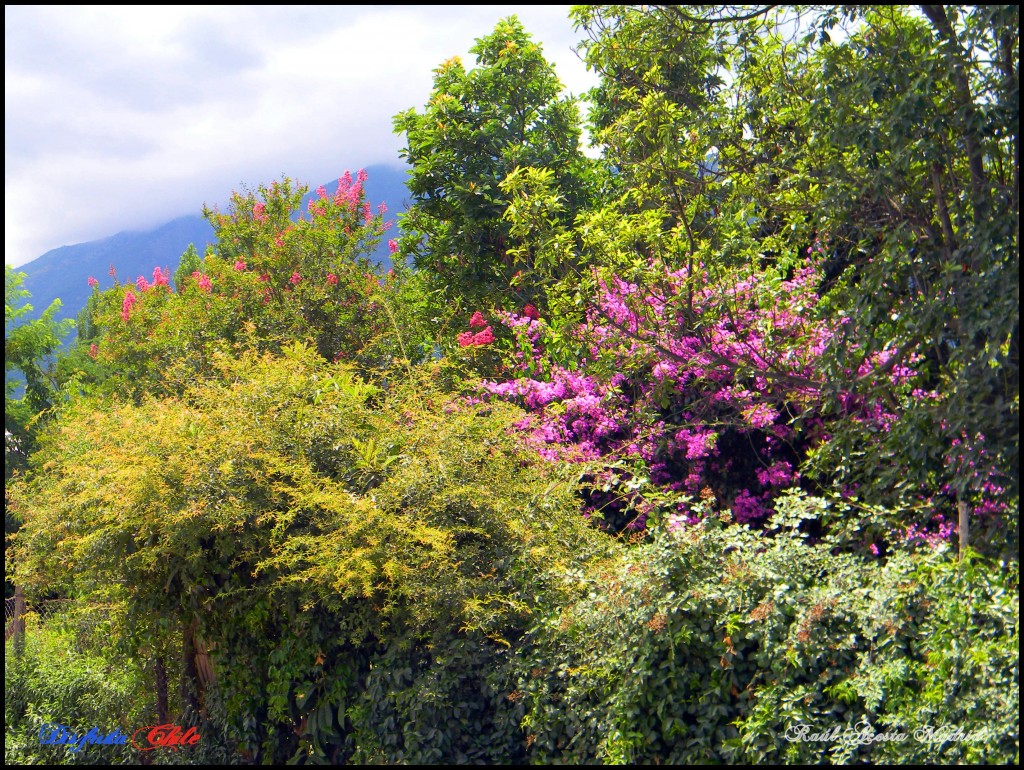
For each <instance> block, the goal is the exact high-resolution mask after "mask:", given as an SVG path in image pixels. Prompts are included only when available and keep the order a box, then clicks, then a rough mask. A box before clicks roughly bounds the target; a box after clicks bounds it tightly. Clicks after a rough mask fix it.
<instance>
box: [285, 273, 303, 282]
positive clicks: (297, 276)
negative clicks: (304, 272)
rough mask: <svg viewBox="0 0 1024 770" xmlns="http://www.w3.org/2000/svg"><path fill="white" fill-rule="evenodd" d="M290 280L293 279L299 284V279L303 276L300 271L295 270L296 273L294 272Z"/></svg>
mask: <svg viewBox="0 0 1024 770" xmlns="http://www.w3.org/2000/svg"><path fill="white" fill-rule="evenodd" d="M288 280H289V281H291V282H292V283H293V284H295V285H298V283H299V281H301V280H302V276H301V275H299V273H298V271H295V272H294V273H292V277H291V278H289V279H288Z"/></svg>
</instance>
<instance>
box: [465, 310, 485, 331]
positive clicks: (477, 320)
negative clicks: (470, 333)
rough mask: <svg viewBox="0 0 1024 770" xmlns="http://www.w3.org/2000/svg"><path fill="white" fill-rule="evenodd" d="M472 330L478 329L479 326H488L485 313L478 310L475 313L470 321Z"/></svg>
mask: <svg viewBox="0 0 1024 770" xmlns="http://www.w3.org/2000/svg"><path fill="white" fill-rule="evenodd" d="M469 326H470V328H476V327H478V326H487V321H485V320H484V316H483V313H481V312H480V311H479V310H477V311H476V312H475V313H473V317H472V318H470V319H469Z"/></svg>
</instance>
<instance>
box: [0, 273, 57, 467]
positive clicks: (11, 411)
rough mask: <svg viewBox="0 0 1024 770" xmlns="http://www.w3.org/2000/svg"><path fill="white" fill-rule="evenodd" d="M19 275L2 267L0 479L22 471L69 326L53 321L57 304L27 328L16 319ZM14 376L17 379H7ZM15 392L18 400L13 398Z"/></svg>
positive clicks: (50, 396)
mask: <svg viewBox="0 0 1024 770" xmlns="http://www.w3.org/2000/svg"><path fill="white" fill-rule="evenodd" d="M24 280H25V274H24V273H19V272H17V271H15V270H14V268H12V267H10V266H9V265H5V266H4V433H5V436H4V478H5V479H10V478H11V476H12V474H14V473H15V472H16V471H21V470H24V469H25V467H26V464H27V463H26V461H27V458H28V456H29V454H31V452H32V449H33V445H34V436H35V433H36V430H37V429H38V425H36V424H35V423H36V420H37V419H38V418H39V417H40V415H42V414H43V413H44V412H45V411H46V410H47V409H49V408H50V407H51V406H52V405H53V403H54V399H55V394H56V392H57V390H58V383H57V382H56V381H55V379H54V378H53V376H52V363H53V360H52V356H53V354H54V353H55V352H56V350H57V348H59V347H60V344H61V339H62V338H63V337H64V336H65V335H66V334H67V333H68V332H69V331H70V330H71V329H72V328H73V326H74V321H71V320H65V321H61V322H59V323H58V322H57V321H55V320H54V316H55V315H56V313H57V311H58V310H60V307H61V303H60V300H54V301H53V302H52V303H51V304H50V306H49V307H48V308H47V309H46V310H44V311H43V313H42V315H41V316H40V317H39V318H37V319H35V320H33V321H29V322H27V323H20V322H19V321H20V319H21V318H22V317H23V316H24V315H25V314H26V313H29V312H31V310H32V306H31V305H30V304H28V303H26V302H25V301H24V300H25V299H26V298H27V297H28V296H29V293H28V291H27V290H25V289H23V288H22V284H23V282H24ZM12 372H16V373H18V374H20V375H21V377H23V378H24V379H23V380H19V379H18V378H17V377H11V376H10V375H11V373H12ZM19 386H20V387H24V395H23V396H21V397H20V398H16V397H15V394H16V392H17V390H18V389H19Z"/></svg>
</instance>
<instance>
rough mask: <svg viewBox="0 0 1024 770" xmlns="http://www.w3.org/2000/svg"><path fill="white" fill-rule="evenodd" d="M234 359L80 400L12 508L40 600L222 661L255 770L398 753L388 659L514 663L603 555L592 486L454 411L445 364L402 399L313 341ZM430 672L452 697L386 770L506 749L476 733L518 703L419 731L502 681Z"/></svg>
mask: <svg viewBox="0 0 1024 770" xmlns="http://www.w3.org/2000/svg"><path fill="white" fill-rule="evenodd" d="M212 365H213V366H214V367H215V370H216V376H215V377H212V378H210V379H209V380H206V381H203V382H201V383H197V384H195V385H193V386H192V387H190V388H188V389H187V390H185V392H184V393H183V395H182V396H181V397H180V398H164V399H159V400H158V399H147V400H145V401H144V402H143V403H142V404H139V405H135V404H131V403H116V402H111V401H108V400H104V399H79V400H75V401H73V402H72V403H71V404H69V405H68V406H66V407H65V409H64V410H63V411H62V413H61V414H60V416H59V419H58V420H57V422H56V425H55V427H54V429H53V430H52V431H50V432H49V433H48V435H47V436H46V437H45V438H44V439H43V449H42V451H41V453H40V455H39V456H38V457H37V458H36V459H37V462H38V466H37V468H38V469H39V470H40V471H45V472H40V473H37V474H36V475H35V476H34V478H33V479H32V481H31V482H30V483H28V484H27V485H25V486H22V487H20V488H19V489H17V490H15V491H14V492H13V493H12V504H13V506H14V508H15V510H16V511H17V513H18V514H19V515H20V516H21V518H22V520H23V521H24V526H23V528H22V529H21V531H20V532H19V533H18V534H17V536H16V538H15V546H14V554H13V555H12V557H11V559H12V564H13V565H15V566H16V570H17V575H18V579H19V582H20V583H21V584H23V585H25V586H26V587H27V588H29V589H35V590H42V589H46V590H62V591H65V592H69V593H73V594H74V595H79V596H83V597H89V598H99V597H103V598H105V599H107V600H112V601H117V602H119V603H121V604H123V606H124V607H125V613H126V615H127V617H128V618H129V619H132V623H131V625H132V626H133V627H134V628H135V629H136V631H135V637H134V638H135V641H136V644H137V647H136V653H137V651H138V650H139V649H141V646H142V645H147V644H148V645H150V646H159V645H162V644H165V643H167V640H168V639H169V638H171V637H173V636H174V635H176V634H180V635H183V636H184V637H185V638H187V639H190V640H191V643H192V644H194V645H195V647H196V648H197V650H198V651H199V652H200V653H208V655H209V657H210V659H211V660H212V665H213V670H214V671H215V672H216V674H215V676H216V686H215V687H214V686H209V687H206V688H205V690H204V688H203V687H201V688H200V691H199V692H198V693H197V706H198V707H199V708H200V709H207V710H209V709H210V708H211V707H212V706H213V705H216V706H217V707H218V708H219V709H223V714H225V715H226V716H225V719H226V724H223V725H217V727H218V729H223V730H224V731H225V733H226V735H227V741H228V744H229V745H230V746H233V747H236V748H237V749H238V750H239V751H240V752H241V754H242V756H244V757H250V758H251V757H256V756H259V757H262V758H267V759H274V760H278V761H280V760H284V759H287V758H289V757H292V756H295V757H319V758H321V759H324V758H326V759H331V760H335V761H336V760H339V759H343V758H345V757H347V756H350V755H352V753H353V752H355V751H357V750H359V751H363V752H364V754H363V755H362V756H376V755H375V754H371V752H369V750H368V749H366V748H365V747H364V748H360V745H357V744H356V743H355V739H356V737H358V736H360V735H364V734H372V735H378V740H381V741H386V736H385V737H383V738H381V737H380V736H379V734H378V731H379V729H380V728H379V726H378V723H377V722H376V720H375V717H376V715H377V713H378V712H379V711H380V710H381V709H386V708H388V706H387V702H386V701H381V702H375V703H372V704H369V705H368V704H366V703H363V704H362V705H359V704H357V702H356V699H357V698H358V697H359V696H360V694H361V693H363V692H364V691H365V690H366V688H367V687H368V686H369V685H368V683H372V682H373V681H377V680H379V678H380V675H381V672H376V673H375V671H374V667H375V666H376V665H378V664H379V663H381V662H383V661H388V662H389V664H390V665H391V667H392V668H391V669H389V671H388V672H387V673H386V674H385V676H393V675H395V674H396V671H395V670H394V668H395V667H396V666H397V667H398V669H401V668H406V667H409V666H416V668H417V669H419V668H420V667H421V666H422V665H424V663H423V661H424V660H436V658H435V657H434V656H435V655H436V654H438V653H439V652H440V650H442V649H447V650H448V651H449V652H448V653H447V655H448V656H449V657H450V659H451V660H452V661H458V660H461V659H464V658H466V657H468V658H470V659H475V660H487V659H488V658H492V659H494V658H495V656H498V657H500V655H499V653H500V652H501V650H503V649H507V648H508V647H509V645H511V644H513V643H514V642H515V641H516V639H517V637H518V636H519V635H520V634H521V632H522V630H523V629H524V628H525V624H526V622H527V620H528V617H529V614H530V612H531V607H532V605H533V603H534V598H533V597H534V593H535V592H538V591H541V590H543V589H544V588H545V582H544V579H543V578H542V577H540V576H541V574H542V573H543V571H544V569H545V568H546V567H547V566H548V565H549V564H550V563H552V562H555V563H564V562H565V561H567V560H568V561H572V560H575V559H577V558H583V556H584V554H586V553H587V552H589V551H590V550H592V549H594V548H596V547H599V546H600V547H605V546H604V545H602V544H601V543H600V542H598V543H597V544H594V543H593V541H594V538H595V537H597V533H594V532H592V531H590V530H588V529H587V528H586V527H585V526H584V525H583V524H582V522H581V521H580V520H579V518H578V516H577V515H576V512H575V505H574V503H573V496H572V484H571V483H567V482H566V481H565V480H564V479H561V478H560V476H559V473H558V469H557V468H554V467H552V466H550V465H549V464H548V463H545V462H544V461H542V460H540V459H539V458H536V456H534V455H532V453H529V452H528V451H524V450H523V449H522V448H520V447H518V446H517V445H516V441H515V439H514V437H513V436H511V435H510V433H509V430H508V427H509V425H510V423H511V422H513V421H514V420H516V419H519V418H521V417H522V414H521V412H519V411H518V410H516V409H515V408H514V407H511V406H507V405H500V404H497V405H493V406H485V405H476V406H473V405H467V404H465V403H463V402H461V401H459V400H457V399H455V400H453V399H451V398H449V397H446V396H444V395H443V394H442V393H440V392H438V391H437V390H436V389H434V388H433V387H432V386H431V384H430V369H429V368H428V369H426V370H421V371H420V372H418V373H416V374H415V379H413V380H407V381H405V382H402V381H396V380H392V382H391V385H390V388H391V389H390V391H388V392H384V391H381V390H380V389H378V388H375V387H373V386H370V385H368V384H366V383H365V382H364V381H362V380H361V379H360V378H358V377H357V376H355V375H354V374H353V373H352V371H351V367H350V366H348V365H345V364H340V363H339V364H328V363H326V362H324V361H323V360H322V359H321V358H320V357H319V356H318V355H317V353H316V352H315V351H314V350H312V349H310V348H307V347H303V346H301V345H293V346H289V347H287V348H286V349H285V351H284V356H283V357H273V356H270V355H269V354H267V355H265V356H263V357H260V358H257V357H255V356H254V355H252V354H250V355H247V356H244V357H242V358H241V359H239V360H234V359H231V358H229V357H227V356H224V355H214V356H213V358H212ZM588 543H591V545H588ZM176 638H181V637H176ZM406 660H407V661H408V662H407V663H403V664H401V665H399V663H400V662H401V661H406ZM373 661H377V662H378V663H377V664H374V662H373ZM432 665H434V667H435V669H434V670H435V672H437V671H440V672H444V671H447V673H444V674H443V675H441V674H439V677H440V679H439V683H438V684H437V686H438V687H441V692H442V694H444V695H443V698H442V697H440V696H439V698H440V699H439V700H438V701H437V702H436V707H435V708H434V709H433V710H431V709H427V710H426V711H424V710H423V708H425V707H420V711H419V712H418V713H419V716H415V715H412V716H409V720H408V722H407V723H406V724H407V728H408V732H407V734H406V735H405V737H403V745H401V746H399V747H387V746H386V745H385V748H386V749H387V753H385V755H384V756H386V757H388V758H390V759H392V760H394V759H396V758H400V757H420V758H423V757H432V756H434V753H430V752H426V753H425V752H424V751H423V750H420V749H417V748H415V746H416V744H415V743H411V741H412V740H413V738H414V737H415V738H416V740H417V741H419V742H420V743H425V744H429V745H431V746H434V745H436V746H437V747H438V748H437V750H438V751H440V752H441V754H440V756H441V757H444V758H446V759H453V758H455V757H458V756H463V755H466V756H484V755H481V754H480V753H479V752H480V751H481V750H482V749H480V743H479V733H478V732H477V730H476V726H479V724H489V723H490V722H492V721H493V720H494V719H499V718H505V717H499V716H496V715H493V714H490V710H491V709H492V707H493V705H494V704H496V703H502V701H501V699H500V698H498V697H495V698H494V699H492V702H491V705H488V702H483V703H481V702H479V701H477V700H473V706H472V709H471V711H472V712H473V716H472V718H471V719H469V721H467V722H466V723H465V726H464V727H463V728H461V731H454V732H453V731H449V732H447V733H445V738H444V740H443V741H440V742H435V743H433V744H431V743H430V740H431V739H430V738H429V736H423V735H419V732H420V731H429V730H430V729H433V725H434V724H435V722H436V720H437V719H438V718H439V717H438V716H437V715H438V714H439V713H447V704H448V703H449V702H450V701H451V702H455V703H457V702H458V701H457V700H456V698H457V697H462V698H463V699H464V698H465V695H464V694H463V695H462V696H459V695H458V692H459V691H460V688H462V689H465V688H466V687H468V689H469V690H471V691H475V690H476V689H478V685H475V684H474V685H472V686H469V685H457V683H455V682H453V681H450V679H449V678H450V677H451V676H454V675H455V674H458V675H459V676H462V677H467V676H468V677H470V679H471V680H472V681H474V682H476V681H479V682H480V683H485V682H487V681H488V674H487V667H486V666H483V667H481V668H475V669H474V670H472V671H467V670H464V669H463V670H461V671H458V670H457V669H454V668H445V667H444V665H442V664H439V663H434V664H432ZM207 684H208V683H207ZM428 685H429V682H427V681H426V680H423V679H416V681H415V682H414V683H413V685H411V686H410V687H411V690H410V691H419V690H421V689H422V688H423V687H427V686H428ZM479 686H483V684H480V685H479ZM490 686H492V687H495V686H496V685H494V684H492V685H490ZM375 692H376V690H375ZM445 693H446V694H445ZM393 707H394V708H397V709H398V713H399V714H400V715H403V717H404V716H408V715H407V714H406V713H405V712H404V709H406V708H407V707H408V705H407V704H406V705H402V704H400V703H399V704H393ZM364 713H365V715H366V716H365V718H364V717H362V716H360V715H362V714H364ZM366 720H370V721H366ZM514 723H515V722H514V720H513V721H511V722H509V723H508V724H510V725H514ZM459 736H461V737H459ZM473 746H476V747H477V749H475V750H474V749H473V748H472V747H473ZM503 746H504V744H502V745H500V746H492V747H486V746H485V747H484V749H485V750H486V751H487V752H490V751H491V750H492V749H493V751H495V752H497V753H496V754H495V753H493V752H492V753H489V754H486V753H485V755H486V756H488V757H490V758H491V759H495V760H497V759H501V758H503V757H505V756H506V755H505V754H504V753H502V752H504V751H505V748H503ZM474 751H475V752H476V753H474ZM460 752H461V753H460Z"/></svg>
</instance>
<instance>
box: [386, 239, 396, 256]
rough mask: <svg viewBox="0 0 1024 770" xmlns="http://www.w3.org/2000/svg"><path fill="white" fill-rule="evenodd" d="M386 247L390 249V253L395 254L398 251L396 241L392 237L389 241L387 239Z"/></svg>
mask: <svg viewBox="0 0 1024 770" xmlns="http://www.w3.org/2000/svg"><path fill="white" fill-rule="evenodd" d="M388 249H389V250H390V251H391V253H392V254H397V253H398V241H396V240H395V239H394V238H392V239H391V240H390V241H388Z"/></svg>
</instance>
